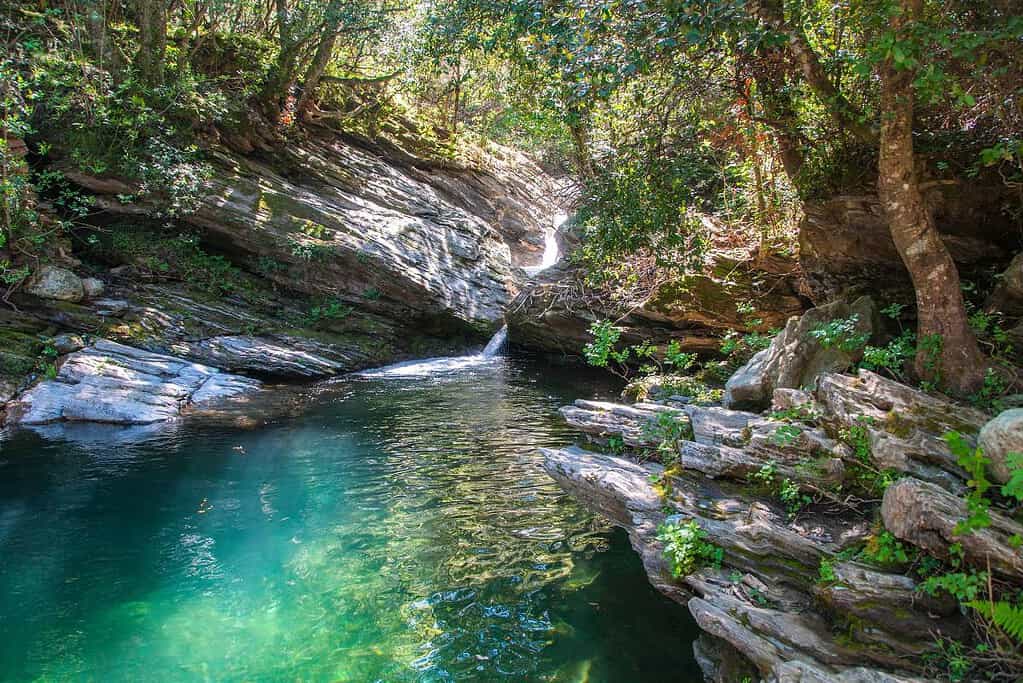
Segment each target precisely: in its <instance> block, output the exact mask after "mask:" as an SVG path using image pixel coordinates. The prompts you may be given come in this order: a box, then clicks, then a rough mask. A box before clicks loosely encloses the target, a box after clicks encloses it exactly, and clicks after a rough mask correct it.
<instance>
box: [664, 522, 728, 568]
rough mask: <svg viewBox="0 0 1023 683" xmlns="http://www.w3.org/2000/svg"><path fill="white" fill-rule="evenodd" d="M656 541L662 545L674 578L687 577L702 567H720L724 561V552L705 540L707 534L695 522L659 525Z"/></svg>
mask: <svg viewBox="0 0 1023 683" xmlns="http://www.w3.org/2000/svg"><path fill="white" fill-rule="evenodd" d="M657 540H659V541H660V542H661V543H663V544H664V556H665V557H666V558H668V561H669V562H670V563H671V573H672V575H673V576H675V577H676V578H681V577H684V576H689V575H690V574H692V573H693V572H694V571H696V570H697V569H699V568H700V567H702V566H706V565H711V566H715V567H720V566H721V563H722V561H723V560H724V554H725V553H724V550H722V549H721V548H719V547H718V546H716V545H714V544H713V543H711V542H709V541H708V540H707V532H706V531H704V530H703V529H702V528H701V527H700V525H699V524H698V523H697V522H696V521H695V520H690V521H688V522H684V523H679V522H676V523H670V522H665V523H664V524H661V525H660V526H659V527H657Z"/></svg>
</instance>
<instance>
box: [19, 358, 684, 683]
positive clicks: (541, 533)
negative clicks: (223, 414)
mask: <svg viewBox="0 0 1023 683" xmlns="http://www.w3.org/2000/svg"><path fill="white" fill-rule="evenodd" d="M283 391H284V393H286V392H287V390H283ZM613 393H614V391H613V388H612V387H611V386H610V385H609V384H608V383H607V380H606V378H604V377H600V376H596V377H594V376H589V375H587V374H586V373H584V372H583V371H582V370H581V369H579V368H561V367H558V366H553V365H546V364H541V363H540V362H539V361H535V360H530V359H528V358H517V357H500V356H498V357H492V358H489V359H486V360H483V361H480V362H476V363H472V364H468V365H463V366H460V367H455V368H453V369H448V370H438V369H436V368H434V369H433V371H432V374H430V375H429V376H412V377H409V376H401V374H400V373H398V374H397V375H393V374H392V375H386V374H385V375H383V376H377V377H373V376H370V377H352V378H347V379H344V380H340V381H334V382H330V383H326V384H322V385H319V386H317V387H314V388H311V389H310V388H307V389H304V390H301V393H300V395H297V396H293V397H292V400H293V401H294V402H296V403H297V404H299V405H300V406H301V409H300V410H298V411H295V412H294V414H291V415H289V416H287V417H286V418H275V419H269V420H264V421H259V422H258V423H257V424H250V423H248V422H245V423H244V424H242V425H241V426H238V425H235V424H234V423H231V422H225V421H216V422H207V421H204V420H202V419H200V418H193V419H186V420H183V421H181V422H179V423H176V424H174V425H171V426H166V427H162V428H158V429H146V430H141V432H140V431H139V430H128V431H127V432H125V431H124V430H123V429H118V428H114V427H104V426H98V425H91V426H89V425H80V426H74V425H69V426H62V427H53V428H50V429H42V430H40V431H29V430H25V431H19V432H16V433H13V434H8V435H7V436H6V440H5V441H4V443H3V446H2V449H0V557H2V558H3V559H2V562H0V679H2V680H5V681H28V680H61V681H63V680H76V681H77V680H96V681H139V680H160V681H195V680H213V681H243V680H244V681H279V680H292V681H358V682H363V681H448V680H469V681H494V680H508V681H578V682H580V683H581V682H583V681H589V682H591V683H592V682H597V681H607V682H618V681H650V682H655V681H669V680H670V681H697V680H700V676H699V674H698V672H697V668H696V665H695V662H694V660H693V656H692V650H691V642H692V640H693V638H695V637H696V635H697V633H698V632H697V629H696V626H695V624H693V622H692V621H691V619H690V617H689V615H688V613H687V612H686V611H685V610H684V609H682V608H680V607H679V606H678V605H676V604H674V603H671V602H669V601H668V600H667V599H666V598H664V597H662V596H661V595H659V594H658V593H656V592H655V591H654V589H653V588H652V587H651V586H650V585H649V583H648V582H647V579H646V576H645V575H644V572H643V570H642V567H641V565H640V561H639V558H638V557H637V556H636V555H635V553H633V551H632V550H631V549H630V547H629V543H628V539H627V538H626V536H625V535H624V533H623V532H621V531H617V530H612V529H611V528H610V527H609V526H608V525H607V524H606V523H605V522H603V521H601V520H600V519H598V518H596V517H594V516H593V515H592V514H590V513H588V512H586V511H585V510H583V509H582V508H581V507H580V506H579V505H577V504H576V503H575V502H574V501H572V500H571V499H570V498H569V497H568V496H567V495H566V494H564V493H563V492H562V491H561V490H560V489H559V488H558V487H557V485H555V484H554V482H552V481H551V480H550V479H549V478H548V477H547V475H546V474H545V473H544V471H543V469H542V467H541V463H540V455H539V454H538V453H537V452H536V449H537V447H540V446H548V445H559V444H564V443H566V442H569V441H571V440H572V439H573V435H572V434H571V433H570V432H569V431H568V429H567V427H566V426H565V425H564V424H563V423H562V421H561V420H560V418H559V417H558V416H557V414H556V409H557V407H558V406H559V405H562V404H564V403H565V402H567V401H569V400H571V399H573V398H575V397H577V396H591V397H607V396H611V395H613ZM264 422H265V423H264Z"/></svg>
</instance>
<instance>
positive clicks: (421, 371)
mask: <svg viewBox="0 0 1023 683" xmlns="http://www.w3.org/2000/svg"><path fill="white" fill-rule="evenodd" d="M566 220H568V214H566V213H558V214H557V215H555V217H554V220H553V221H552V223H553V224H552V226H551V227H550V228H548V229H547V231H546V233H545V234H544V251H543V258H542V259H541V260H540V263H539V265H536V266H529V267H526V268H523V270H524V271H526V272H527V273H529V275H531V276H532V275H536V274H537V273H539V272H542V271H544V270H547V269H548V268H550V267H551V266H553V265H554V264H555V263H557V262H558V260H559V259H560V258H561V250H560V249H559V248H558V228H560V227H561V225H562V224H563V223H564V222H565V221H566ZM506 341H508V326H507V325H505V326H503V327H502V328H501V329H500V330H498V331H497V334H495V335H494V336H493V337H491V338H490V341H489V342H487V345H486V346H485V347H484V348H483V351H481V352H480V353H474V354H472V355H470V356H445V357H442V358H424V359H422V360H411V361H406V362H404V363H395V364H394V365H385V366H384V367H382V368H374V369H372V370H363V371H362V372H357V373H355V374H356V376H358V377H407V378H416V377H431V376H433V375H439V374H444V373H449V372H455V371H458V370H463V369H465V368H469V367H473V366H477V365H484V364H486V363H493V362H495V361H496V359H497V358H498V354H500V352H501V350H502V349H503V348H504V345H505V342H506Z"/></svg>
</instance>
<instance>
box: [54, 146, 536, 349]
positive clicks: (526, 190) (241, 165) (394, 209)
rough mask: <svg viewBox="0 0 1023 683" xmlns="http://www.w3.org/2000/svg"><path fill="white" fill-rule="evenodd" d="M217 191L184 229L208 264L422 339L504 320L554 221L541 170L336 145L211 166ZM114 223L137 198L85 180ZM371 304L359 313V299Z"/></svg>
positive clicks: (120, 186) (220, 160) (212, 189)
mask: <svg viewBox="0 0 1023 683" xmlns="http://www.w3.org/2000/svg"><path fill="white" fill-rule="evenodd" d="M213 158H214V161H213V165H214V173H213V178H212V179H211V180H210V181H209V182H208V184H207V186H206V187H205V188H204V189H203V195H204V196H203V199H202V200H201V202H200V203H199V206H198V207H197V209H196V210H195V211H193V212H191V213H189V214H186V215H184V216H183V217H182V218H181V221H182V222H184V223H186V224H188V225H190V226H193V227H194V228H198V229H200V230H201V234H202V238H203V241H204V243H205V244H206V245H207V246H208V247H209V248H210V249H212V250H215V251H217V252H218V253H223V254H225V255H227V256H228V257H229V259H230V260H231V261H232V262H234V263H237V264H239V265H241V266H243V267H245V268H246V269H248V270H251V271H253V272H257V271H258V270H259V264H260V263H264V264H266V263H273V264H274V266H273V267H272V268H264V269H263V271H264V274H265V276H266V277H267V279H269V280H270V281H272V282H273V283H275V284H276V285H278V286H280V287H284V288H287V289H290V290H294V291H297V292H300V293H303V294H307V295H313V296H336V297H340V298H342V299H345V300H357V301H358V302H359V304H360V306H362V307H363V308H365V309H367V310H370V311H372V312H374V313H378V314H380V315H383V316H385V317H388V318H390V319H393V320H399V321H402V323H404V324H408V325H415V326H418V327H422V328H426V329H438V330H445V329H450V330H459V329H462V330H464V329H466V328H469V329H479V330H488V329H491V328H493V327H494V326H496V324H497V322H498V321H500V320H501V318H502V316H503V314H504V309H505V307H506V305H507V304H508V302H509V301H510V300H511V298H512V296H513V295H514V294H515V292H516V291H517V287H518V282H519V279H520V277H521V274H520V273H519V272H517V269H516V268H515V267H514V265H513V259H512V247H513V246H514V248H515V252H516V254H518V256H519V259H520V260H524V259H525V258H526V256H525V253H526V252H528V249H527V247H528V246H529V245H530V242H529V240H527V239H526V236H527V235H536V237H535V238H533V241H536V240H539V241H540V242H541V243H542V235H543V228H544V227H546V225H547V224H549V221H550V219H551V216H552V215H553V213H554V206H553V204H552V203H551V202H552V198H551V195H550V193H549V192H548V187H547V186H546V185H545V181H547V180H548V178H547V176H545V175H544V174H543V173H542V172H541V171H540V170H539V169H538V168H535V167H532V166H530V167H529V168H528V170H525V171H524V170H522V169H514V168H511V167H510V164H523V165H527V164H528V160H525V159H524V158H521V157H514V158H512V159H511V160H510V161H502V160H499V159H497V158H496V157H485V158H484V163H487V164H489V165H490V168H488V169H463V168H457V167H450V166H439V167H437V168H433V169H423V168H419V167H413V166H400V165H396V164H395V163H394V162H392V161H390V160H388V159H386V158H383V157H380V156H377V155H375V154H373V153H371V152H367V151H365V150H362V149H359V148H357V147H354V146H352V145H350V144H347V143H345V142H344V141H343V140H342V139H341V138H340V137H336V136H329V137H312V138H310V139H308V140H306V141H304V142H302V143H301V144H295V145H289V146H284V147H281V148H280V149H279V150H277V151H276V153H275V154H274V155H273V156H272V157H270V156H268V155H265V154H263V155H258V156H245V155H240V154H237V153H234V152H230V151H229V150H226V149H224V150H218V151H217V153H216V154H215V155H214V157H213ZM69 176H70V177H71V178H72V179H73V180H74V181H75V182H77V183H79V184H80V185H82V186H83V187H86V188H88V189H89V190H90V191H92V192H95V193H97V195H98V200H97V201H98V203H99V205H100V206H101V207H102V208H103V209H104V210H105V211H109V212H112V213H114V214H117V213H122V214H138V213H139V212H140V211H144V210H145V209H147V208H148V207H140V206H138V205H134V204H131V205H124V204H122V203H121V202H120V201H119V200H118V199H117V195H122V196H123V195H130V194H131V193H132V190H133V188H132V187H131V186H130V185H127V184H124V183H120V182H119V181H116V180H113V179H99V178H94V177H90V176H87V175H84V174H81V173H74V172H71V173H69ZM367 291H370V292H373V293H374V295H373V296H372V297H369V298H368V299H367V298H366V297H364V296H363V295H364V294H365V293H366V292H367Z"/></svg>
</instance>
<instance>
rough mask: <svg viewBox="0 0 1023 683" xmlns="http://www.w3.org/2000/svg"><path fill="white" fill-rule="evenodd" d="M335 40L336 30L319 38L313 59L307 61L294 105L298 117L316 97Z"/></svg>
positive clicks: (300, 116)
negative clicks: (300, 89) (296, 101)
mask: <svg viewBox="0 0 1023 683" xmlns="http://www.w3.org/2000/svg"><path fill="white" fill-rule="evenodd" d="M335 42H337V31H336V30H331V31H330V32H329V33H327V34H326V35H324V36H323V38H321V39H320V44H319V45H317V46H316V54H315V55H314V56H313V61H311V62H310V63H309V68H308V69H306V72H305V79H304V81H303V83H302V94H301V96H299V98H298V104H297V105H296V106H295V115H296V116H297V117H299V118H302V117H304V116H305V114H306V112H308V111H309V108H310V107H311V106H312V105H313V101H314V100H315V99H316V89H317V88H318V87H319V86H320V80H321V79H322V78H323V74H324V73H325V72H326V71H327V65H328V64H330V59H331V57H333V56H334V43H335Z"/></svg>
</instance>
